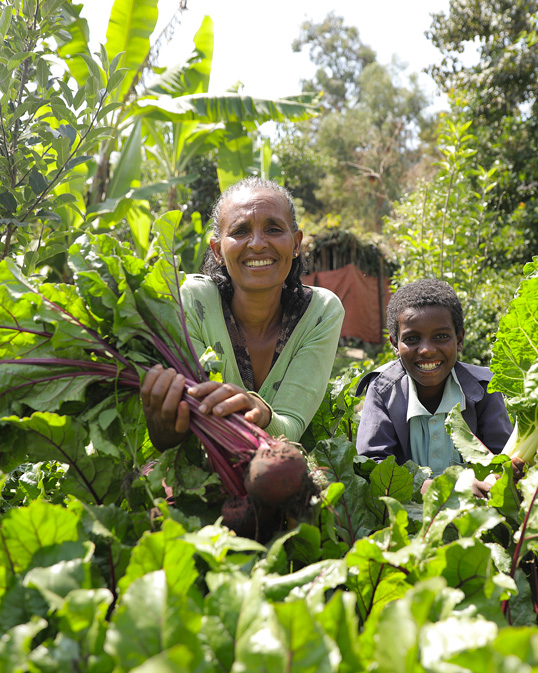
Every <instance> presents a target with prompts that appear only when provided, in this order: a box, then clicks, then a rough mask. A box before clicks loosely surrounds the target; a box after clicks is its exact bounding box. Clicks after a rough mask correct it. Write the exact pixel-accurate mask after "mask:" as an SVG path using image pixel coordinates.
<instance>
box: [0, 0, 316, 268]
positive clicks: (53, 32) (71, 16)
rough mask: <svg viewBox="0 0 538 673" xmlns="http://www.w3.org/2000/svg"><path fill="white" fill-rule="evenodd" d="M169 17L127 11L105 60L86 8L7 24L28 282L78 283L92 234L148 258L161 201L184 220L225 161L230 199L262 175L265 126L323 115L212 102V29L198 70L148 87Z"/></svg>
mask: <svg viewBox="0 0 538 673" xmlns="http://www.w3.org/2000/svg"><path fill="white" fill-rule="evenodd" d="M157 4H158V0H137V2H133V0H115V2H114V4H113V7H112V11H111V15H110V20H109V25H108V30H107V41H106V44H105V45H101V47H100V50H99V53H98V59H97V60H96V59H95V58H94V56H93V55H92V54H91V51H90V47H89V30H88V25H87V22H86V20H85V19H83V18H82V17H81V16H80V11H81V7H82V6H81V5H80V4H74V3H73V2H72V0H40V1H38V2H36V1H34V0H28V1H26V2H23V3H21V2H20V0H7V1H6V2H5V3H4V4H3V6H2V8H1V10H0V185H1V186H0V255H1V256H2V257H7V256H11V257H13V258H15V259H17V260H18V261H21V264H22V266H23V269H24V271H26V272H33V271H34V270H35V269H36V268H38V267H39V266H42V265H44V264H45V262H46V264H47V269H46V271H45V273H47V274H49V276H50V275H52V276H53V277H55V278H56V279H58V278H60V279H62V280H69V272H68V270H67V269H66V267H65V259H66V252H67V249H68V248H69V246H70V244H71V243H72V242H73V240H74V238H76V237H77V236H78V235H80V233H81V230H83V229H85V228H87V227H88V226H90V225H91V226H92V227H95V228H97V227H99V228H100V229H101V230H106V229H109V228H116V229H117V228H125V224H126V225H127V234H128V235H129V237H130V238H131V242H133V243H134V245H135V247H136V248H137V251H138V253H139V254H140V255H145V254H146V253H147V252H148V250H149V249H150V231H151V223H152V218H153V213H152V212H151V206H150V201H149V200H150V199H151V198H154V197H155V195H156V194H160V193H163V192H168V195H169V203H168V205H169V206H171V207H174V208H177V207H178V206H179V205H180V204H179V203H178V201H177V199H172V198H170V197H171V196H172V195H173V189H174V187H175V186H176V185H177V184H181V183H184V182H185V181H186V180H187V175H186V172H185V169H186V165H187V163H188V162H189V161H190V160H191V159H192V158H193V157H195V156H196V155H199V154H204V153H207V152H210V151H211V150H212V149H214V148H218V158H219V183H220V185H221V187H223V186H226V185H227V184H229V183H230V182H231V181H234V180H237V179H239V178H241V177H243V176H244V174H245V172H246V171H248V170H249V169H250V168H251V167H252V165H253V163H254V160H255V158H254V137H255V135H256V131H257V128H258V126H259V125H260V124H262V123H263V122H265V121H268V120H276V121H288V120H304V119H308V118H309V117H310V116H312V115H313V114H316V108H315V107H314V106H313V105H312V104H311V101H312V97H311V96H298V97H292V98H289V99H283V100H276V101H275V100H269V99H263V98H253V97H251V96H248V95H243V94H240V93H237V92H228V93H226V94H222V95H220V96H212V95H208V94H207V88H208V83H209V74H210V72H211V63H212V54H213V24H212V21H211V19H210V18H209V17H206V18H205V19H204V21H203V23H202V26H201V27H200V30H199V31H198V33H197V34H196V36H195V45H194V53H193V55H192V57H191V58H190V59H189V60H188V61H187V63H186V64H181V65H178V66H176V67H172V68H169V69H167V70H165V71H164V72H162V73H161V75H160V77H159V78H158V79H155V75H153V82H152V84H151V85H148V84H145V83H144V82H145V81H147V78H145V77H144V74H145V73H147V72H148V71H150V72H151V71H152V63H153V60H154V59H153V57H152V35H153V31H154V28H155V24H156V21H157ZM52 59H55V61H56V63H55V67H54V69H52V68H51V66H50V63H51V61H52ZM144 146H145V147H146V149H147V150H148V151H150V150H153V154H154V156H155V157H157V159H158V160H159V161H160V168H161V172H160V174H157V173H155V172H153V174H154V175H155V176H156V177H157V178H158V179H157V180H156V181H155V182H154V183H153V184H142V183H141V181H142V176H143V175H148V174H150V173H151V171H148V172H146V173H144V172H143V169H142V162H143V156H144V153H143V147H144ZM265 154H267V153H266V152H265ZM113 158H114V160H113ZM64 275H65V277H64Z"/></svg>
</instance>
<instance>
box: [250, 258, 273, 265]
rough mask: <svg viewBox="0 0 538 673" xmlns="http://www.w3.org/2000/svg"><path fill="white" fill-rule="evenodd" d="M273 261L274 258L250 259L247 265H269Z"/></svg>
mask: <svg viewBox="0 0 538 673" xmlns="http://www.w3.org/2000/svg"><path fill="white" fill-rule="evenodd" d="M272 263H273V260H272V259H249V260H248V262H245V264H246V265H247V266H269V265H270V264H272Z"/></svg>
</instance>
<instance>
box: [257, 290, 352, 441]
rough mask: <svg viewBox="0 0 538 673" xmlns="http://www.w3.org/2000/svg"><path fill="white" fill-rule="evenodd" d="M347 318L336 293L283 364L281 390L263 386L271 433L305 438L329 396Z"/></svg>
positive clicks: (261, 392)
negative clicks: (330, 380) (329, 386)
mask: <svg viewBox="0 0 538 673" xmlns="http://www.w3.org/2000/svg"><path fill="white" fill-rule="evenodd" d="M343 320H344V309H343V307H342V304H341V303H340V300H339V299H338V298H337V297H336V296H334V295H332V296H331V297H330V299H329V301H328V302H327V304H326V306H325V309H324V311H323V312H322V314H321V316H319V317H318V318H317V320H316V323H315V324H314V325H313V326H312V329H311V330H310V331H309V332H308V334H307V335H306V336H305V338H304V339H303V340H302V342H301V344H300V345H299V347H298V348H297V350H295V351H294V352H293V355H292V356H291V357H290V358H289V363H283V365H284V364H287V366H286V370H285V373H284V376H283V378H282V380H281V381H280V383H279V385H278V390H276V391H275V392H274V394H271V393H270V392H269V393H268V394H264V390H263V386H262V390H261V391H260V394H261V396H262V397H263V398H264V399H266V400H267V402H268V404H269V405H270V406H271V408H272V411H273V415H272V418H271V422H270V423H269V425H268V426H267V427H266V428H265V430H266V432H268V433H269V434H270V435H273V436H275V437H277V436H280V435H285V436H286V437H287V438H288V439H289V440H291V441H293V442H297V441H299V440H300V438H301V437H302V435H303V433H304V431H305V430H306V427H307V425H308V424H309V423H310V421H311V420H312V418H313V417H314V414H315V413H316V411H317V410H318V408H319V406H320V404H321V402H322V400H323V397H324V395H325V391H326V389H327V384H328V382H329V378H330V375H331V371H332V367H333V364H334V358H335V355H336V349H337V347H338V339H339V338H340V330H341V327H342V322H343ZM292 337H293V335H292ZM278 366H279V363H278V361H277V363H276V364H275V367H278Z"/></svg>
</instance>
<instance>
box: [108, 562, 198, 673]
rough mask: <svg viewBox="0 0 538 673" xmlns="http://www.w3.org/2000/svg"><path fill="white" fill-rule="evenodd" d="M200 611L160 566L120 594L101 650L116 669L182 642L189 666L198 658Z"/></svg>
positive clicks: (136, 663)
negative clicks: (189, 660)
mask: <svg viewBox="0 0 538 673" xmlns="http://www.w3.org/2000/svg"><path fill="white" fill-rule="evenodd" d="M200 626H201V614H200V612H199V610H198V609H197V607H196V606H195V604H194V602H193V601H191V600H190V599H189V597H188V596H187V595H185V594H184V593H183V592H182V587H181V586H180V585H177V584H176V585H175V586H174V584H170V583H169V582H168V581H167V576H166V573H165V571H164V570H157V571H154V572H150V573H148V574H145V575H143V576H142V577H138V578H137V579H135V580H134V581H133V582H132V584H130V585H129V586H128V587H127V589H126V591H125V593H123V594H122V596H121V598H120V600H119V605H118V608H117V609H116V611H115V612H114V615H113V617H112V622H111V624H110V626H109V628H108V631H107V635H106V642H105V650H106V651H107V652H108V653H109V654H110V655H111V656H112V658H113V659H114V661H115V663H116V666H117V670H118V671H128V670H131V669H132V668H135V667H136V666H140V665H142V664H143V663H144V662H145V661H146V660H147V659H149V658H151V657H154V656H156V655H158V654H160V653H161V652H165V651H166V650H167V649H168V648H171V647H174V646H177V645H184V646H185V647H186V648H187V649H188V650H189V651H190V653H191V655H192V656H193V662H192V663H193V669H194V668H195V666H197V665H200V664H201V662H202V658H203V655H202V650H201V643H200V641H199V640H198V639H197V634H198V632H199V630H200Z"/></svg>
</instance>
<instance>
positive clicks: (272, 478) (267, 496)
mask: <svg viewBox="0 0 538 673" xmlns="http://www.w3.org/2000/svg"><path fill="white" fill-rule="evenodd" d="M307 477H308V470H307V465H306V460H305V458H304V456H303V454H302V453H301V452H300V451H299V450H298V449H296V448H295V447H293V446H289V445H288V444H283V443H281V444H278V445H276V446H275V445H273V446H268V447H263V448H260V449H258V451H257V452H256V453H255V454H254V457H253V458H252V460H251V461H250V464H249V466H248V469H247V472H246V474H245V488H246V491H247V493H248V494H249V496H250V497H251V498H252V499H253V500H254V501H255V502H260V503H262V504H264V505H273V506H275V507H282V506H283V505H285V504H286V503H287V502H288V501H290V500H291V499H292V498H293V497H294V496H297V495H299V494H300V493H301V492H302V490H303V487H304V482H305V480H306V479H307Z"/></svg>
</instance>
